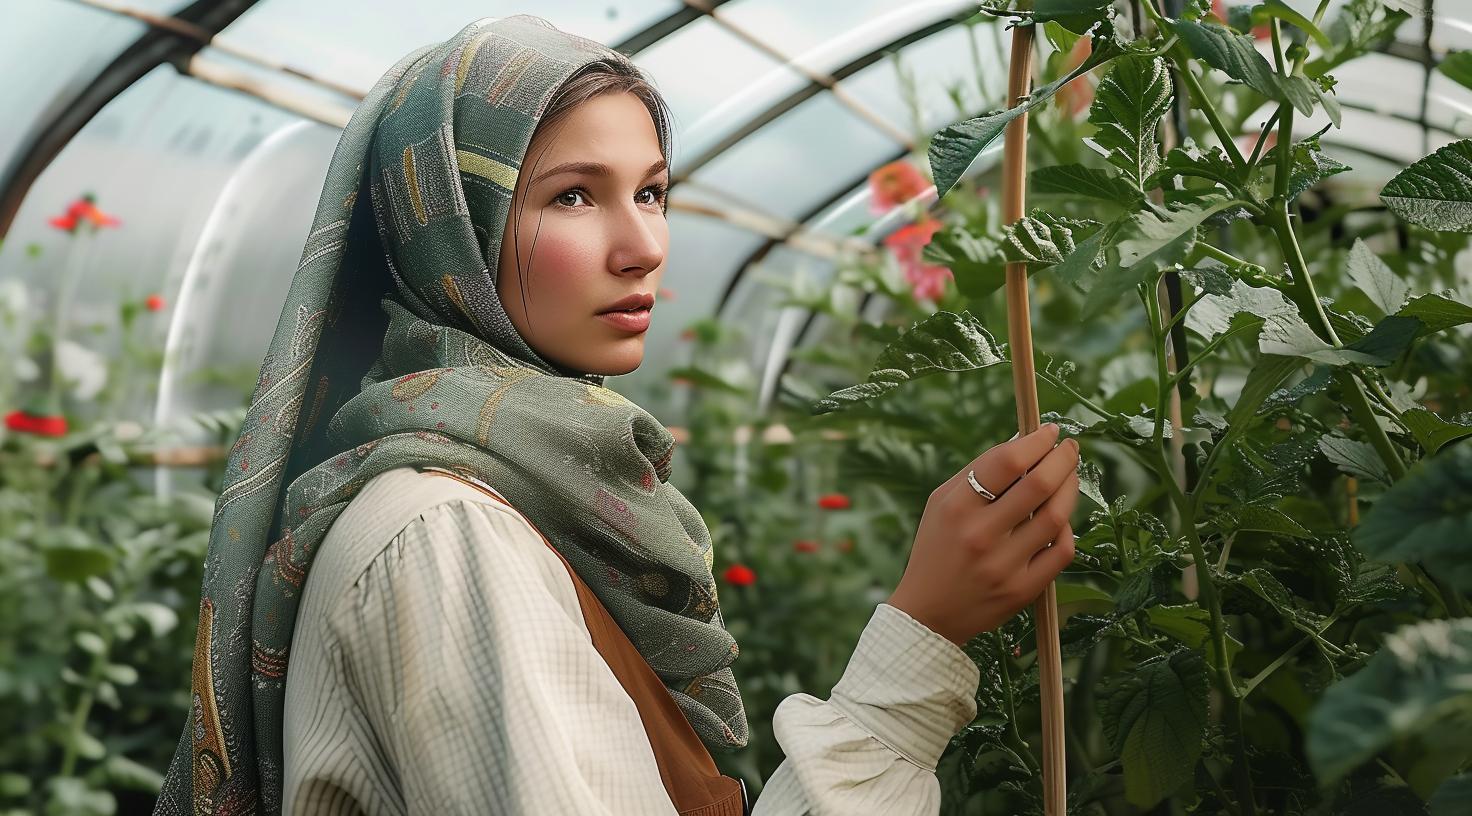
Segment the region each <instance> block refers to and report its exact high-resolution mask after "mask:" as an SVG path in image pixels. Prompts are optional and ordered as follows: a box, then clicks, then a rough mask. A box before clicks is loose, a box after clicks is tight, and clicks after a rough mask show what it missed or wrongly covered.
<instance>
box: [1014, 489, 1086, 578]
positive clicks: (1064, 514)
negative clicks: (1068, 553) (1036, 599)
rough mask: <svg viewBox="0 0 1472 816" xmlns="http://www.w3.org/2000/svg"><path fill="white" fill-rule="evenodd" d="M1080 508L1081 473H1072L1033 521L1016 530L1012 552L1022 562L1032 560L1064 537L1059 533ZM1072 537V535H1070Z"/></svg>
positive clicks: (1037, 512) (1035, 513)
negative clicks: (1079, 478)
mask: <svg viewBox="0 0 1472 816" xmlns="http://www.w3.org/2000/svg"><path fill="white" fill-rule="evenodd" d="M1077 506H1078V471H1076V470H1075V471H1074V472H1072V473H1070V474H1068V476H1067V478H1065V479H1064V480H1063V484H1061V485H1059V486H1058V489H1057V490H1056V491H1054V492H1053V495H1051V496H1049V497H1048V500H1047V501H1046V502H1043V506H1042V507H1039V508H1038V509H1037V511H1036V512H1034V513H1033V514H1032V518H1030V519H1028V520H1026V521H1024V522H1022V523H1021V524H1019V525H1017V527H1016V528H1015V529H1013V530H1012V536H1011V542H1010V543H1009V545H1008V547H1009V549H1011V550H1013V552H1014V553H1015V554H1016V557H1017V558H1018V560H1020V561H1026V560H1028V559H1030V558H1032V557H1033V556H1034V555H1035V554H1037V551H1038V550H1040V549H1042V548H1043V547H1046V546H1047V545H1048V542H1050V541H1054V540H1056V539H1058V538H1059V537H1060V535H1059V531H1060V530H1062V529H1063V528H1065V527H1068V519H1069V518H1070V517H1071V516H1073V509H1074V508H1075V507H1077ZM1069 534H1070V535H1072V532H1071V531H1070V533H1069Z"/></svg>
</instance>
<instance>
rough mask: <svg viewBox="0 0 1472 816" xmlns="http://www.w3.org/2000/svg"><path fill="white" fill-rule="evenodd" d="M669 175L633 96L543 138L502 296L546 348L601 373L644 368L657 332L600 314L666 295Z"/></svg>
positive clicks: (504, 262)
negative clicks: (662, 286) (626, 301)
mask: <svg viewBox="0 0 1472 816" xmlns="http://www.w3.org/2000/svg"><path fill="white" fill-rule="evenodd" d="M569 163H575V164H582V165H586V166H583V167H578V168H571V169H569V168H566V167H564V165H566V164H569ZM594 165H603V166H604V167H603V171H600V170H599V169H598V168H596V167H595V166H594ZM668 178H669V175H668V172H667V170H666V168H665V165H664V157H663V154H661V153H660V149H659V134H658V132H657V131H656V130H655V128H654V121H653V119H651V118H650V115H649V110H648V108H646V107H644V103H643V102H641V101H640V100H639V98H638V97H636V96H634V95H633V94H631V93H615V94H604V95H601V96H597V97H594V98H593V99H590V100H588V101H587V102H584V103H582V104H581V105H579V106H577V107H576V108H574V109H573V110H572V111H571V112H570V113H569V114H568V116H567V117H566V118H565V119H563V120H562V121H560V122H559V123H558V124H556V125H554V126H552V127H550V128H543V129H542V130H540V131H538V132H537V133H536V134H535V135H534V136H533V137H532V141H531V145H530V146H529V147H528V149H527V156H526V160H525V161H524V162H523V163H522V168H521V173H520V175H519V176H518V178H517V181H516V194H515V198H514V199H513V200H512V203H511V214H510V216H509V217H508V218H507V221H506V233H505V236H504V238H503V240H502V243H501V258H500V264H499V268H498V269H497V272H496V291H497V293H498V294H499V295H500V297H501V303H502V304H503V305H504V306H505V308H506V313H507V315H508V316H510V318H511V322H512V324H513V325H515V326H516V329H517V331H519V332H521V336H522V337H523V338H525V339H526V341H527V343H528V344H529V345H530V346H531V347H532V348H533V349H534V350H536V352H537V353H538V354H540V355H542V356H543V357H545V358H547V359H548V360H551V361H552V362H555V363H558V364H559V365H562V366H564V367H566V368H570V369H573V370H577V371H583V372H587V373H590V374H604V375H610V376H612V375H618V374H627V373H628V372H630V371H633V370H634V369H636V368H638V367H639V363H640V362H641V361H642V360H643V358H644V337H645V332H644V331H639V330H632V329H629V328H622V327H620V326H618V325H616V324H615V323H614V322H612V321H610V320H608V319H605V318H602V317H599V316H598V314H599V313H600V312H602V311H604V310H606V309H608V308H609V307H610V306H611V305H613V304H614V303H615V302H617V301H619V300H621V299H622V298H624V297H626V296H628V295H632V294H649V295H651V296H652V295H653V294H654V293H655V292H657V291H658V290H659V281H660V278H661V277H662V276H663V275H664V262H665V256H666V254H667V253H668V252H669V245H670V231H669V224H668V222H666V221H665V216H664V212H663V208H664V188H665V187H666V186H667V183H668ZM534 249H535V252H534V251H533V250H534ZM518 259H519V261H520V266H521V270H520V273H519V274H518V271H517V262H518ZM656 308H657V307H656ZM649 314H650V316H652V312H651V313H649Z"/></svg>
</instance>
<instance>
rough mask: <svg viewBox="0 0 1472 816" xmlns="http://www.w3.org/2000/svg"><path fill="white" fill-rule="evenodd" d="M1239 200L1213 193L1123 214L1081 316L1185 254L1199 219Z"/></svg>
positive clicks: (1100, 308) (1091, 314)
mask: <svg viewBox="0 0 1472 816" xmlns="http://www.w3.org/2000/svg"><path fill="white" fill-rule="evenodd" d="M1238 203H1239V202H1237V201H1236V200H1235V199H1231V198H1222V197H1214V198H1211V199H1207V200H1204V201H1201V202H1197V203H1194V204H1188V205H1186V206H1183V207H1180V208H1178V209H1174V210H1168V211H1166V212H1165V213H1164V215H1157V214H1156V213H1155V212H1154V211H1153V210H1141V211H1139V212H1136V213H1132V214H1131V215H1128V216H1126V217H1125V218H1124V219H1122V220H1121V221H1120V223H1119V227H1118V229H1117V230H1115V231H1113V232H1112V234H1111V235H1110V240H1112V241H1113V242H1114V251H1113V252H1106V255H1105V258H1106V260H1105V264H1104V268H1103V269H1102V270H1100V272H1099V274H1098V276H1097V278H1096V279H1095V281H1094V282H1093V283H1092V284H1091V285H1090V286H1089V289H1088V296H1087V297H1085V298H1084V306H1083V310H1082V314H1081V317H1082V318H1083V319H1085V320H1087V319H1088V318H1091V317H1094V316H1096V315H1098V314H1099V313H1101V312H1102V311H1103V310H1104V309H1105V307H1107V306H1109V305H1110V304H1112V303H1114V302H1115V301H1116V300H1117V299H1118V298H1119V297H1120V296H1121V295H1123V294H1126V293H1128V292H1129V291H1130V290H1132V289H1133V288H1134V287H1135V285H1136V284H1138V283H1141V282H1143V281H1145V280H1146V279H1147V278H1148V277H1150V276H1152V275H1154V274H1155V273H1157V272H1159V271H1160V268H1161V267H1162V266H1164V265H1165V264H1168V263H1172V262H1174V261H1175V260H1176V259H1178V258H1180V257H1182V256H1184V255H1185V254H1186V252H1187V251H1189V250H1190V248H1191V245H1192V244H1193V243H1195V240H1196V227H1197V226H1199V225H1200V224H1201V222H1202V221H1204V220H1206V218H1208V217H1209V216H1210V215H1211V214H1212V213H1216V212H1220V211H1222V210H1225V209H1227V208H1229V207H1234V206H1237V205H1238ZM1106 231H1107V230H1106ZM1101 234H1102V232H1101Z"/></svg>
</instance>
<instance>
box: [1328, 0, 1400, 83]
mask: <svg viewBox="0 0 1472 816" xmlns="http://www.w3.org/2000/svg"><path fill="white" fill-rule="evenodd" d="M1408 19H1410V15H1408V14H1406V13H1405V12H1404V11H1396V10H1389V9H1386V8H1384V6H1383V5H1382V4H1381V3H1380V0H1350V2H1348V3H1345V4H1344V6H1343V7H1341V8H1340V9H1339V13H1338V14H1337V15H1336V16H1335V17H1334V21H1333V22H1331V23H1330V24H1329V28H1328V30H1327V31H1325V32H1324V34H1325V36H1327V37H1328V38H1329V42H1330V43H1332V44H1333V47H1332V48H1330V49H1328V50H1326V51H1325V52H1324V53H1323V54H1322V55H1320V56H1319V57H1318V58H1316V59H1313V60H1310V61H1309V62H1308V64H1306V65H1305V66H1304V73H1306V74H1308V75H1309V76H1311V77H1318V76H1323V75H1324V74H1326V73H1328V72H1330V71H1332V70H1334V69H1335V68H1336V67H1338V66H1339V65H1342V64H1344V63H1345V62H1348V61H1349V60H1351V59H1354V58H1355V57H1358V56H1360V55H1361V54H1364V53H1367V52H1370V51H1374V50H1375V49H1377V48H1379V47H1380V46H1382V45H1384V44H1385V43H1386V42H1389V41H1390V39H1391V38H1392V37H1394V36H1395V30H1396V29H1397V28H1400V26H1401V23H1404V22H1405V21H1406V20H1408Z"/></svg>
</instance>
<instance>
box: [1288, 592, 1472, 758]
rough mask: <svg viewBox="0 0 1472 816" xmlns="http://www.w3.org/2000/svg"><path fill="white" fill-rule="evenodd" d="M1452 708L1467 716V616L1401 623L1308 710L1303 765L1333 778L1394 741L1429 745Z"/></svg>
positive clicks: (1470, 641) (1471, 694)
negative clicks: (1361, 664)
mask: <svg viewBox="0 0 1472 816" xmlns="http://www.w3.org/2000/svg"><path fill="white" fill-rule="evenodd" d="M1454 712H1460V713H1462V714H1464V715H1465V714H1468V713H1472V618H1458V619H1454V620H1429V621H1421V622H1419V623H1413V624H1410V625H1407V626H1403V627H1401V628H1400V629H1398V630H1396V631H1394V632H1392V633H1391V634H1389V635H1387V636H1386V638H1385V643H1384V645H1382V646H1381V647H1380V651H1379V652H1377V653H1376V654H1375V656H1374V657H1372V658H1370V660H1369V662H1368V663H1366V664H1365V667H1364V668H1362V669H1360V670H1359V671H1358V672H1356V673H1355V674H1354V675H1352V676H1350V677H1348V678H1345V679H1344V680H1342V681H1340V682H1339V683H1336V684H1334V685H1333V686H1331V687H1330V688H1329V690H1328V691H1326V692H1325V693H1324V696H1323V698H1322V699H1321V700H1320V701H1319V704H1318V705H1317V706H1315V707H1314V710H1313V711H1312V713H1311V714H1310V715H1309V728H1308V739H1307V743H1306V745H1305V749H1306V751H1307V753H1308V759H1309V764H1310V765H1312V766H1313V769H1314V773H1315V775H1317V776H1318V778H1319V780H1320V781H1321V782H1323V783H1325V784H1328V783H1331V782H1334V781H1336V780H1338V779H1340V778H1342V777H1343V776H1344V775H1345V774H1347V773H1349V772H1350V771H1352V770H1354V769H1355V768H1356V767H1358V766H1359V765H1360V764H1361V763H1363V762H1365V761H1366V760H1369V759H1370V758H1371V757H1373V756H1375V754H1377V753H1379V752H1380V751H1381V750H1383V749H1385V748H1387V747H1389V746H1390V745H1392V744H1393V743H1395V742H1397V741H1399V740H1402V739H1405V738H1407V737H1412V736H1420V737H1422V738H1426V739H1428V740H1429V741H1431V742H1432V743H1433V744H1434V741H1435V737H1436V730H1437V728H1438V726H1441V727H1443V728H1445V727H1448V726H1447V722H1448V719H1449V715H1451V714H1452V713H1454Z"/></svg>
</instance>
